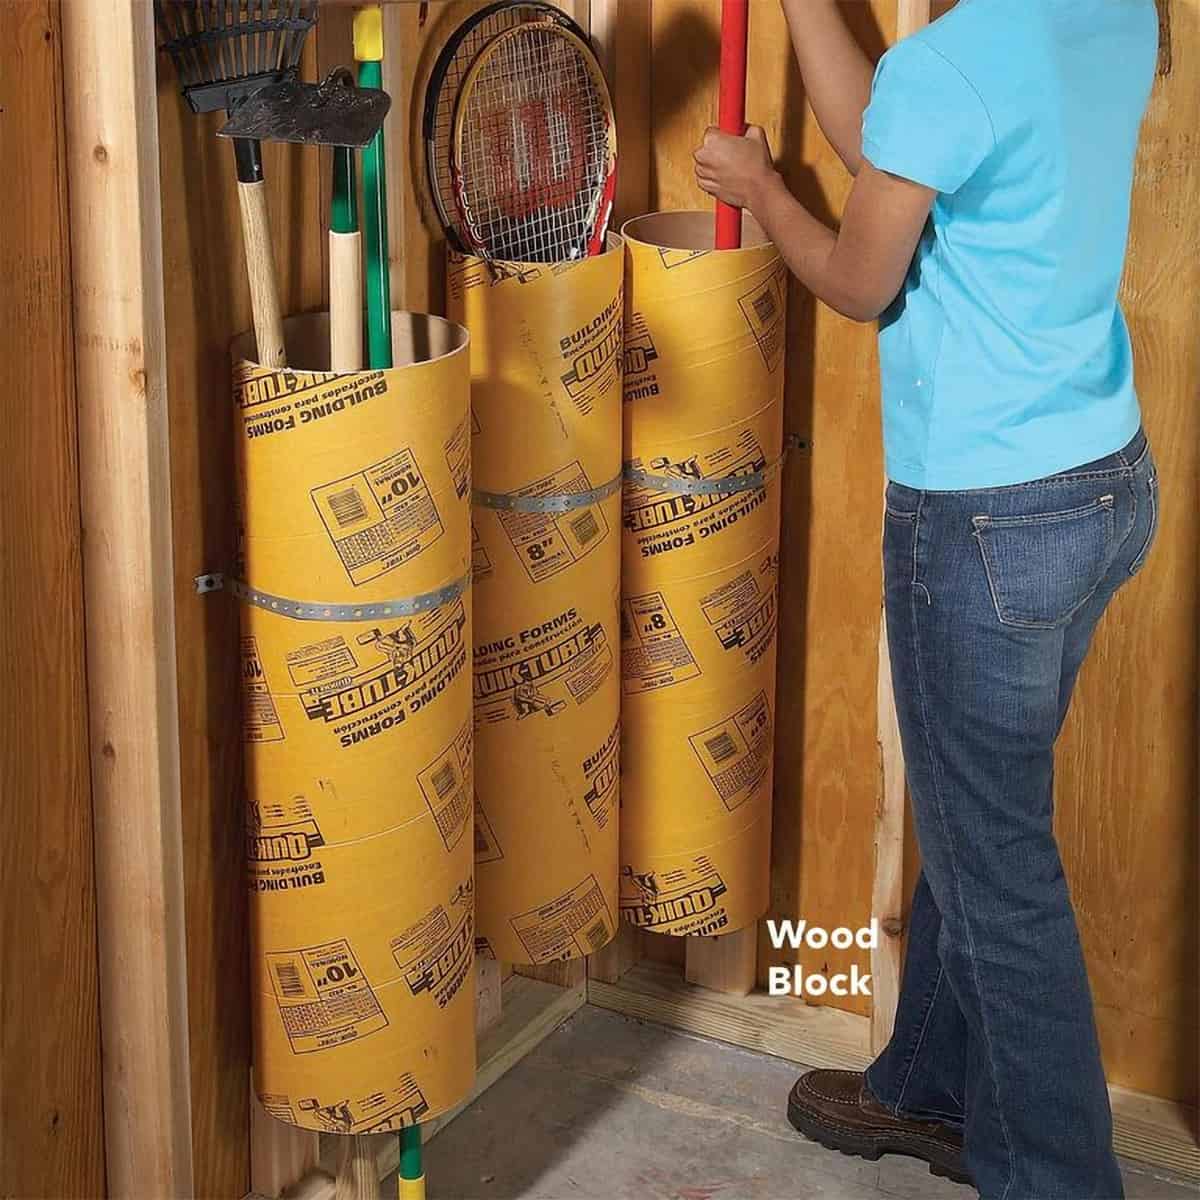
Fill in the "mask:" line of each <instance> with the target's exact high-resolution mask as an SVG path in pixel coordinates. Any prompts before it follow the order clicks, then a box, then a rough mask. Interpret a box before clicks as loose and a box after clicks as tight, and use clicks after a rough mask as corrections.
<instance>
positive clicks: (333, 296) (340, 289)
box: [329, 230, 363, 371]
mask: <svg viewBox="0 0 1200 1200" xmlns="http://www.w3.org/2000/svg"><path fill="white" fill-rule="evenodd" d="M362 297H363V284H362V234H360V233H335V232H334V231H333V230H330V231H329V369H330V370H331V371H361V370H362V355H363V303H362Z"/></svg>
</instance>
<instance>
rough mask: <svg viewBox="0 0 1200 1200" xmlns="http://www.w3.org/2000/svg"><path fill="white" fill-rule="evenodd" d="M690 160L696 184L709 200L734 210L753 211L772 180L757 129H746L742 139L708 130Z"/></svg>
mask: <svg viewBox="0 0 1200 1200" xmlns="http://www.w3.org/2000/svg"><path fill="white" fill-rule="evenodd" d="M692 157H693V158H694V159H695V161H696V182H697V183H698V184H699V185H700V186H701V187H702V188H703V189H704V190H705V191H706V192H707V193H708V194H709V195H710V196H715V197H716V198H717V199H718V200H721V201H723V202H724V203H725V204H732V205H733V206H734V207H736V208H748V209H751V210H753V209H754V206H755V204H756V203H757V201H758V199H759V197H760V196H761V195H762V193H763V191H764V189H765V188H766V187H767V186H768V185H769V184H770V183H771V181H772V180H773V179H774V178H775V164H774V162H772V160H771V147H770V146H768V145H767V135H766V134H765V133H764V132H763V131H762V129H761V128H759V126H757V125H751V126H749V127H748V128H747V129H746V133H745V136H744V137H738V136H737V135H736V134H732V133H722V132H721V131H720V130H719V129H716V128H714V127H712V126H710V127H709V128H708V129H707V130H706V131H705V134H704V141H703V143H701V145H700V147H699V148H698V149H697V150H696V152H695V153H694V154H693V155H692Z"/></svg>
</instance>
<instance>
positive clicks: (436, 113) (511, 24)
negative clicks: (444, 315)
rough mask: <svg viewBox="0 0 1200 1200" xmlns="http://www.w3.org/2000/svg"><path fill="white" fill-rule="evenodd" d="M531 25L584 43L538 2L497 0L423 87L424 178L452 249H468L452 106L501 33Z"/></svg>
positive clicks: (451, 45) (460, 32)
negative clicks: (453, 165)
mask: <svg viewBox="0 0 1200 1200" xmlns="http://www.w3.org/2000/svg"><path fill="white" fill-rule="evenodd" d="M530 21H545V22H550V23H552V24H557V25H561V26H562V27H563V28H564V29H568V30H570V31H571V32H572V33H573V34H575V36H576V37H578V38H580V39H582V38H583V37H584V34H583V32H582V31H581V30H580V28H579V26H578V25H576V24H575V22H574V21H573V20H571V18H570V17H569V16H567V14H566V13H564V12H562V11H560V10H559V9H557V8H555V7H554V6H553V5H552V4H544V3H541V2H540V0H529V2H524V0H517V2H514V0H500V2H499V3H498V4H489V5H487V6H486V7H485V8H481V9H480V10H479V12H477V13H474V14H473V15H472V16H470V17H469V18H468V19H467V20H466V21H464V22H463V23H462V24H461V25H460V26H459V27H458V28H457V29H456V30H455V31H454V32H453V33H452V34H451V35H450V38H449V40H448V41H447V42H446V44H445V45H444V46H443V47H442V49H441V52H440V53H439V54H438V56H437V60H436V61H435V62H434V64H433V70H432V71H431V72H430V74H429V82H428V84H426V87H425V107H424V113H423V116H422V120H421V136H422V139H423V141H424V143H425V174H426V181H427V183H428V186H429V194H430V197H431V198H432V200H433V206H434V208H435V209H436V211H437V216H438V220H439V221H440V222H441V225H442V228H443V229H444V230H445V232H446V238H447V240H448V241H449V242H450V244H451V246H453V247H454V249H456V250H465V249H466V248H467V247H466V244H465V243H464V242H463V240H462V239H461V238H460V237H459V234H458V228H457V225H458V207H457V205H456V204H455V201H454V183H453V180H452V178H451V175H450V143H451V139H452V138H453V136H454V106H455V103H456V102H457V100H458V93H459V90H460V89H461V87H462V83H463V80H464V79H465V78H466V76H467V72H468V71H469V70H470V69H471V64H472V63H473V62H474V61H475V59H476V58H477V57H478V56H479V52H480V51H481V50H482V49H483V48H484V47H485V46H486V45H488V43H489V42H491V41H492V40H493V39H494V38H495V37H497V36H498V35H499V34H502V33H505V32H507V31H508V30H509V29H513V28H515V27H516V26H517V25H522V24H525V23H526V22H530Z"/></svg>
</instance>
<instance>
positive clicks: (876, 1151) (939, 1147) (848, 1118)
mask: <svg viewBox="0 0 1200 1200" xmlns="http://www.w3.org/2000/svg"><path fill="white" fill-rule="evenodd" d="M788 1120H789V1121H790V1122H791V1123H792V1125H793V1127H794V1128H796V1129H798V1130H799V1131H800V1132H801V1133H802V1134H804V1136H805V1137H807V1138H811V1139H812V1140H813V1141H814V1142H820V1144H821V1145H822V1146H825V1147H826V1148H828V1149H830V1150H840V1151H841V1152H842V1153H843V1154H856V1155H858V1156H859V1157H860V1158H867V1159H870V1160H871V1161H872V1162H874V1161H875V1160H876V1159H877V1158H878V1157H879V1156H880V1155H881V1154H907V1155H909V1156H910V1157H911V1158H919V1159H922V1160H923V1161H925V1162H927V1163H928V1164H929V1170H930V1173H931V1174H933V1175H941V1176H943V1177H944V1178H946V1179H953V1180H954V1181H955V1183H970V1182H971V1177H970V1176H969V1175H968V1174H967V1171H966V1168H965V1167H964V1166H963V1161H962V1134H960V1133H959V1132H958V1130H956V1129H953V1128H951V1127H950V1126H949V1125H943V1124H942V1123H941V1122H939V1121H915V1120H911V1119H909V1118H907V1117H895V1116H893V1115H892V1114H891V1113H890V1112H888V1110H887V1109H886V1108H884V1107H883V1106H882V1105H881V1104H878V1103H876V1101H875V1100H874V1099H873V1098H872V1096H871V1095H870V1093H868V1091H867V1089H866V1087H865V1085H864V1083H863V1074H862V1072H861V1071H809V1072H807V1073H806V1074H804V1075H801V1076H800V1078H799V1079H797V1080H796V1085H795V1086H794V1087H793V1088H792V1092H791V1095H790V1096H788Z"/></svg>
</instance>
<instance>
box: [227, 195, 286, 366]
mask: <svg viewBox="0 0 1200 1200" xmlns="http://www.w3.org/2000/svg"><path fill="white" fill-rule="evenodd" d="M238 203H239V205H240V206H241V210H242V243H243V247H244V249H245V253H246V274H247V276H249V279H250V307H251V309H252V310H253V312H254V340H255V341H256V342H257V343H258V361H259V362H260V363H261V364H262V365H263V366H264V367H285V366H287V350H286V349H285V347H284V343H283V314H282V311H281V309H280V306H279V282H278V278H277V276H276V273H275V250H274V247H273V246H272V244H271V220H270V215H269V214H268V212H267V185H266V184H265V183H263V182H262V181H261V180H260V181H258V182H257V183H241V182H239V183H238Z"/></svg>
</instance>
